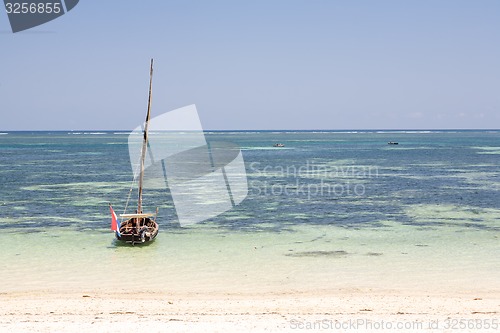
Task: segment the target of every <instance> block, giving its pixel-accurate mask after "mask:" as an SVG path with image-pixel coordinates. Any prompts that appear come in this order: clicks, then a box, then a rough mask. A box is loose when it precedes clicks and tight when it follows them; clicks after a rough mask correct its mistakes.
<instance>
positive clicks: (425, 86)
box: [0, 0, 500, 130]
mask: <svg viewBox="0 0 500 333" xmlns="http://www.w3.org/2000/svg"><path fill="white" fill-rule="evenodd" d="M0 45H1V53H0V114H1V116H2V117H1V120H0V130H84V129H88V130H104V129H124V130H128V129H132V128H134V127H135V126H137V125H138V124H139V123H140V122H141V121H142V120H143V118H144V114H145V112H146V107H147V88H148V79H149V77H148V76H149V73H148V69H149V68H148V67H149V59H150V58H151V57H154V59H155V77H154V83H153V84H154V86H153V111H152V112H153V115H158V114H161V113H163V112H166V111H169V110H172V109H174V108H178V107H182V106H185V105H188V104H196V105H197V107H198V112H199V114H200V118H201V121H202V124H203V127H204V128H205V129H452V128H471V129H488V128H497V129H498V128H500V89H499V88H500V1H496V0H482V1H473V0H470V1H460V0H453V1H452V0H439V1H431V0H419V1H417V0H414V1H386V0H381V1H375V0H371V1H368V0H366V1H360V0H359V1H356V0H354V1H347V0H346V1H334V0H330V1H323V0H300V1H299V0H286V1H285V0H272V1H264V0H252V1H250V0H248V1H220V0H213V1H189V0H183V1H165V0H162V1H125V0H123V1H102V0H81V1H80V3H79V4H78V5H77V6H76V7H75V8H74V9H73V10H72V11H70V12H69V13H67V14H66V15H64V16H62V17H60V18H58V19H56V20H54V21H51V22H48V23H46V24H44V25H42V26H39V27H36V28H33V29H31V30H28V31H26V32H20V33H16V34H13V33H12V32H11V31H10V26H9V22H8V18H7V15H6V14H5V12H1V13H0Z"/></svg>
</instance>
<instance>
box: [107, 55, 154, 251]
mask: <svg viewBox="0 0 500 333" xmlns="http://www.w3.org/2000/svg"><path fill="white" fill-rule="evenodd" d="M152 83H153V59H151V68H150V71H149V98H148V113H147V114H146V122H145V124H144V131H143V133H144V136H143V142H142V150H141V161H140V163H141V165H140V167H141V169H140V174H139V199H138V202H137V210H136V212H135V213H134V214H121V215H120V217H121V218H124V219H126V220H125V221H123V222H120V221H119V220H118V217H117V216H116V214H115V211H114V210H113V207H112V206H111V204H110V205H109V209H110V212H111V230H113V231H114V232H115V236H116V239H117V240H119V241H121V242H125V243H129V244H132V245H134V244H142V243H146V242H151V241H153V240H154V239H155V237H156V235H158V223H156V218H157V216H158V208H156V213H143V212H142V190H143V182H144V161H145V159H146V150H147V148H148V125H149V118H150V115H151V91H152ZM127 204H128V201H127Z"/></svg>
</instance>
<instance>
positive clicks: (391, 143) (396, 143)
mask: <svg viewBox="0 0 500 333" xmlns="http://www.w3.org/2000/svg"><path fill="white" fill-rule="evenodd" d="M387 144H389V145H399V142H395V141H389V142H387Z"/></svg>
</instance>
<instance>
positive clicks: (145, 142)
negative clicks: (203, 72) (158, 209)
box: [137, 59, 153, 214]
mask: <svg viewBox="0 0 500 333" xmlns="http://www.w3.org/2000/svg"><path fill="white" fill-rule="evenodd" d="M152 89H153V59H151V68H150V70H149V98H148V114H147V115H146V122H145V123H144V139H143V142H142V151H141V173H140V175H139V200H138V203H137V213H139V214H140V213H142V183H143V181H144V160H145V159H146V150H147V149H148V126H149V118H150V115H151V96H152Z"/></svg>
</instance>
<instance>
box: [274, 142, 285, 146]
mask: <svg viewBox="0 0 500 333" xmlns="http://www.w3.org/2000/svg"><path fill="white" fill-rule="evenodd" d="M273 147H285V145H284V144H283V143H275V144H274V145H273Z"/></svg>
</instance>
